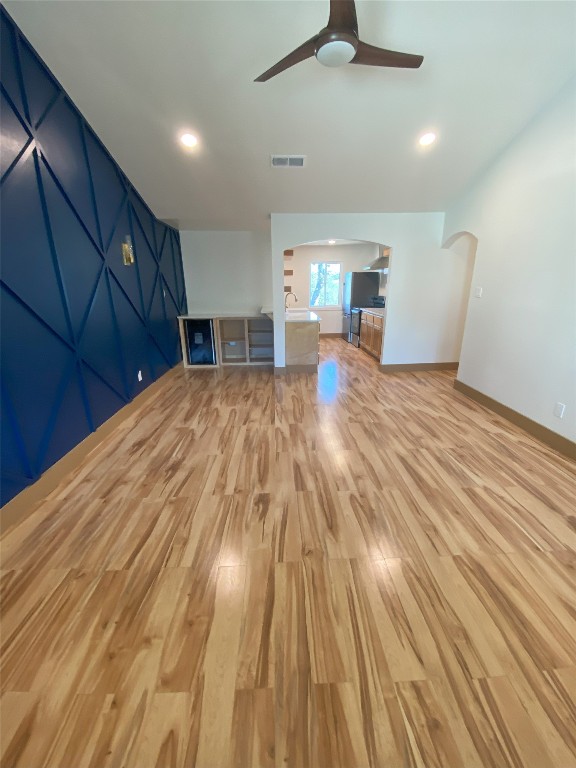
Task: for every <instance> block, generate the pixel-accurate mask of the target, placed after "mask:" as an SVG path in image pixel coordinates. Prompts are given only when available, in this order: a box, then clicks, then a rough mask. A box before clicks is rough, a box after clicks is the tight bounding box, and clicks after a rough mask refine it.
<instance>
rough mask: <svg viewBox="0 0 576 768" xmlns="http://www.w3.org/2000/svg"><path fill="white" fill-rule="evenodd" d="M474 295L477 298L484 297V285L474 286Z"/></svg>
mask: <svg viewBox="0 0 576 768" xmlns="http://www.w3.org/2000/svg"><path fill="white" fill-rule="evenodd" d="M474 296H476V298H477V299H481V298H482V287H481V286H480V285H477V286H476V288H474Z"/></svg>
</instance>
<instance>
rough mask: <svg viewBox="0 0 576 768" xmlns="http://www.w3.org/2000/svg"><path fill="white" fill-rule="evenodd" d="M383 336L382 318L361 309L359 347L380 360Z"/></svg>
mask: <svg viewBox="0 0 576 768" xmlns="http://www.w3.org/2000/svg"><path fill="white" fill-rule="evenodd" d="M383 336H384V318H383V317H382V315H374V314H372V313H371V312H367V311H365V310H362V320H361V327H360V347H361V349H363V350H364V351H365V352H368V354H369V355H373V357H375V358H377V359H378V360H380V356H381V354H382V340H383Z"/></svg>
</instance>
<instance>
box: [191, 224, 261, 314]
mask: <svg viewBox="0 0 576 768" xmlns="http://www.w3.org/2000/svg"><path fill="white" fill-rule="evenodd" d="M180 242H181V246H182V261H183V264H184V281H185V284H186V297H187V299H188V311H189V312H207V313H210V312H217V311H219V310H220V311H223V310H228V311H231V312H238V314H249V315H250V314H254V313H256V314H258V313H259V312H260V309H261V307H263V306H266V305H268V306H271V304H272V277H271V257H270V234H269V233H263V232H195V231H183V232H180Z"/></svg>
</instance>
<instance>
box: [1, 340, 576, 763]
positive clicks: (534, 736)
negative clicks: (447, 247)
mask: <svg viewBox="0 0 576 768" xmlns="http://www.w3.org/2000/svg"><path fill="white" fill-rule="evenodd" d="M452 382H453V374H452V373H446V372H434V373H416V374H412V373H397V374H386V375H385V374H380V373H378V371H377V366H376V363H375V362H374V361H372V360H371V359H370V358H368V356H367V355H365V354H364V353H362V352H360V351H359V350H356V349H354V348H353V347H351V346H349V345H347V344H345V343H344V342H342V341H341V340H339V339H330V340H327V341H323V342H322V362H321V366H320V372H319V375H318V377H316V376H314V375H307V374H294V375H291V376H287V377H285V378H279V377H277V378H274V376H273V375H272V374H271V373H269V372H266V371H262V370H259V371H247V370H242V371H238V370H235V371H227V372H225V373H221V372H214V371H202V372H200V371H184V370H181V371H178V372H177V374H176V375H175V376H174V377H172V378H170V379H169V380H168V381H167V382H166V386H165V387H164V388H163V389H162V391H161V393H160V394H159V395H158V396H157V397H156V398H155V399H154V400H153V401H151V402H149V403H147V404H146V406H145V412H140V413H138V414H137V415H136V416H134V417H132V418H130V419H129V420H128V421H127V422H124V423H123V425H122V426H121V427H120V428H119V429H118V430H116V432H115V433H114V434H113V435H112V436H111V437H110V438H108V439H107V440H106V441H105V443H103V444H102V445H101V446H100V447H99V448H98V449H97V450H96V451H95V453H94V454H92V455H91V456H90V457H89V458H88V460H87V461H86V462H85V463H84V465H83V466H82V467H81V469H80V470H79V471H77V472H76V473H75V475H74V476H73V477H71V478H69V480H68V482H67V483H65V484H62V485H61V486H60V487H59V488H58V489H56V491H55V492H53V493H52V494H51V495H50V496H49V498H47V499H46V500H45V501H44V502H43V503H41V504H39V505H38V506H37V507H36V509H35V511H34V512H33V513H32V514H31V515H30V516H29V517H27V518H26V519H25V520H24V521H23V522H22V523H20V524H19V525H18V526H16V527H15V528H13V529H12V530H10V531H8V532H7V534H6V535H5V537H4V539H3V541H2V593H1V597H2V608H3V625H2V698H1V706H2V712H1V717H2V731H1V745H2V753H3V760H2V763H1V764H2V768H13V767H15V766H18V768H153V767H154V768H180V766H187V767H191V766H196V767H197V768H254V767H256V766H257V767H258V768H272V767H274V766H275V767H277V768H280V766H285V767H286V768H360V767H364V766H370V768H408V767H410V768H415V767H418V768H507V767H510V768H573V767H574V766H576V714H575V700H576V604H575V603H576V601H575V590H574V586H575V568H576V466H575V464H574V463H573V462H570V461H569V460H568V459H565V458H562V457H561V456H559V455H558V454H555V453H554V452H553V451H552V450H550V449H548V448H547V447H545V446H544V445H542V444H539V443H538V442H537V441H536V440H534V439H532V438H531V437H530V436H528V435H527V434H525V433H523V432H521V431H520V430H519V429H517V428H515V427H513V426H512V425H510V424H509V423H507V422H506V421H504V420H502V419H501V418H499V417H497V416H495V415H493V414H491V413H490V412H489V411H486V410H484V409H483V408H482V407H480V406H479V405H477V404H475V403H474V402H472V401H470V400H468V399H467V398H466V397H464V396H463V395H461V394H459V393H457V392H455V391H454V390H453V388H452Z"/></svg>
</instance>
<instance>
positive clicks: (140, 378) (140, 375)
mask: <svg viewBox="0 0 576 768" xmlns="http://www.w3.org/2000/svg"><path fill="white" fill-rule="evenodd" d="M138 381H142V371H138Z"/></svg>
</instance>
